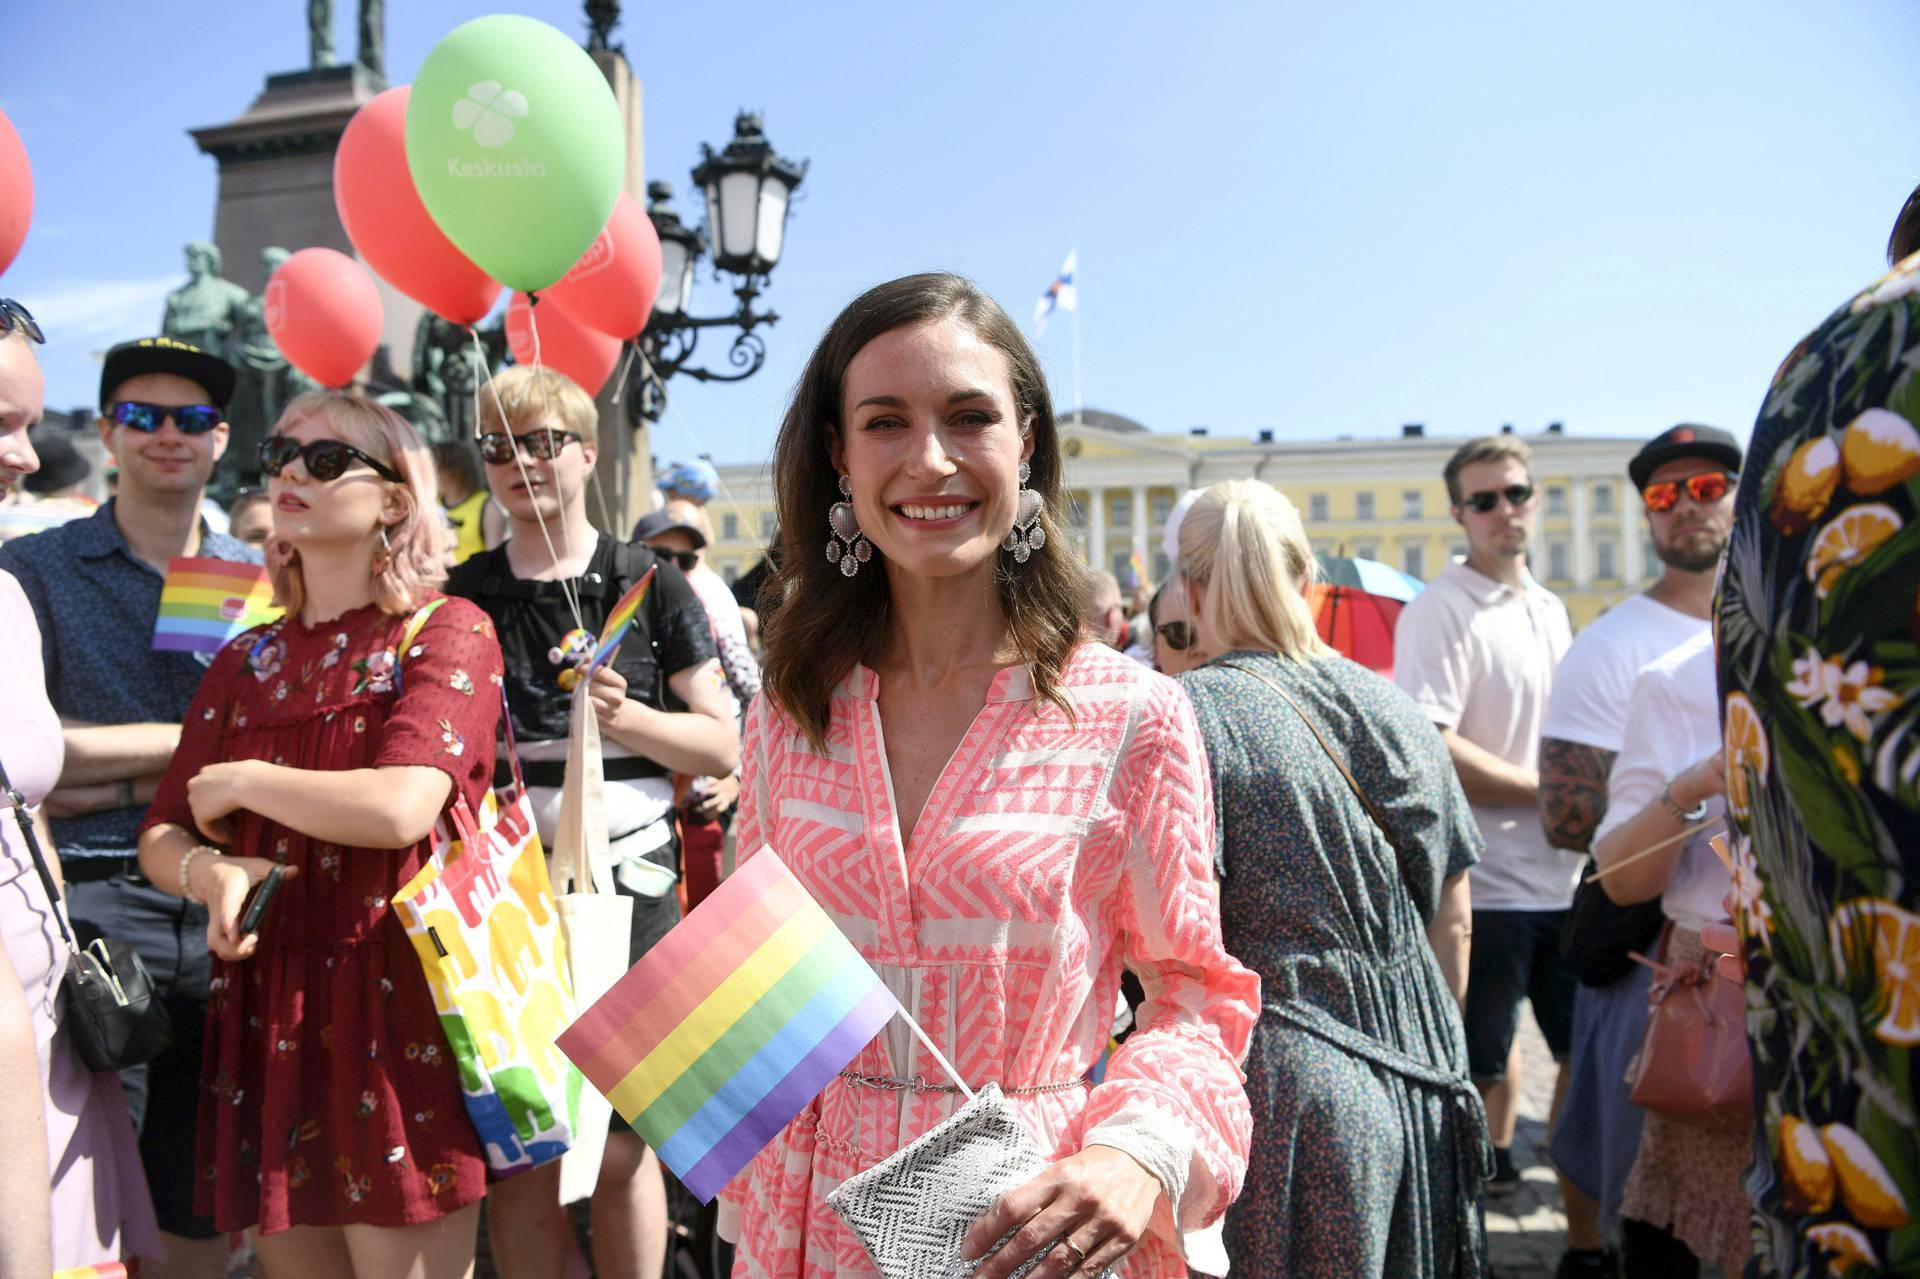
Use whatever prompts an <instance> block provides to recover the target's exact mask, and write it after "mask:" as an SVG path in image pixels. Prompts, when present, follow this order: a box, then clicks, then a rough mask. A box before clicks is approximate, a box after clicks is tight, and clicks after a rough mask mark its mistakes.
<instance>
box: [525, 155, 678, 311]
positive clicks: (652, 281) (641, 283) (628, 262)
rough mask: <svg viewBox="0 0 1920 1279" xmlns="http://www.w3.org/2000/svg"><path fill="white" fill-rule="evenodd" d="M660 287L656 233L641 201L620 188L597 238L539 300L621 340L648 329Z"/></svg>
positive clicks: (658, 246)
mask: <svg viewBox="0 0 1920 1279" xmlns="http://www.w3.org/2000/svg"><path fill="white" fill-rule="evenodd" d="M659 291H660V237H659V235H658V234H657V233H655V231H654V229H653V220H652V219H650V218H649V217H647V214H646V210H644V209H642V208H641V207H640V201H638V200H636V199H634V198H633V197H632V196H630V195H628V194H627V193H626V192H625V191H622V192H621V193H620V198H619V199H618V200H616V201H614V205H613V216H611V217H609V218H608V219H607V225H606V227H605V229H603V230H602V231H601V232H600V235H599V238H598V239H596V240H594V242H593V243H592V244H591V245H590V246H588V248H587V251H586V252H585V253H583V254H581V255H580V260H579V261H578V262H576V263H574V264H573V269H572V270H570V271H568V272H567V273H566V274H565V275H563V276H561V277H560V278H559V279H558V280H556V281H554V282H553V283H552V284H550V285H548V286H547V287H546V288H544V289H542V290H540V300H541V301H542V302H543V303H544V302H551V303H553V304H554V305H555V306H557V307H559V308H560V309H561V310H562V311H565V312H566V313H567V314H568V315H570V316H572V317H573V318H574V319H576V320H579V321H580V322H581V323H582V324H588V325H591V326H593V327H594V328H596V329H599V330H600V331H601V332H602V333H608V334H611V335H613V336H614V337H617V338H619V339H621V340H622V341H625V340H626V339H628V338H637V337H639V336H640V330H642V329H644V328H646V327H647V317H648V316H649V315H651V314H653V295H654V294H655V293H658V292H659Z"/></svg>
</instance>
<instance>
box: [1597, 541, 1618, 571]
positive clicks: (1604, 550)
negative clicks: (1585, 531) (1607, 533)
mask: <svg viewBox="0 0 1920 1279" xmlns="http://www.w3.org/2000/svg"><path fill="white" fill-rule="evenodd" d="M1593 575H1594V576H1595V577H1598V578H1600V579H1601V580H1603V581H1611V580H1612V579H1613V578H1614V577H1615V576H1616V574H1615V572H1614V568H1613V539H1612V538H1610V537H1603V538H1601V539H1600V540H1599V541H1597V542H1595V543H1594V544H1593Z"/></svg>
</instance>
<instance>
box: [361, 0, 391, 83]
mask: <svg viewBox="0 0 1920 1279" xmlns="http://www.w3.org/2000/svg"><path fill="white" fill-rule="evenodd" d="M386 14H387V5H386V0H360V54H359V62H360V65H361V66H363V67H365V68H366V69H367V70H368V71H369V72H371V73H372V74H373V76H374V78H375V79H378V80H385V79H386V78H387V17H386Z"/></svg>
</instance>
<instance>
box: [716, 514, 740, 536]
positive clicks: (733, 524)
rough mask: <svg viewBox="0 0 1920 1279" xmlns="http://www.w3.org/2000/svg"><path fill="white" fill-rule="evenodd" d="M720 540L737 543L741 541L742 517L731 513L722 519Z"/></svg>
mask: <svg viewBox="0 0 1920 1279" xmlns="http://www.w3.org/2000/svg"><path fill="white" fill-rule="evenodd" d="M720 540H721V541H723V542H737V541H739V540H740V517H739V516H738V515H734V514H732V513H731V512H729V513H728V514H726V515H722V516H721V517H720Z"/></svg>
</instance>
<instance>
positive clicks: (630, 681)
mask: <svg viewBox="0 0 1920 1279" xmlns="http://www.w3.org/2000/svg"><path fill="white" fill-rule="evenodd" d="M598 420H599V419H598V414H597V412H596V410H595V408H594V403H593V399H592V397H591V396H589V395H588V394H587V393H586V392H585V391H583V390H582V389H581V388H580V387H579V386H578V385H577V384H575V383H574V382H573V381H571V380H570V379H568V378H566V377H563V376H562V375H560V374H558V373H555V372H554V371H552V370H551V369H544V368H536V367H529V366H520V367H516V368H512V369H509V370H507V371H506V372H505V373H502V374H501V375H500V376H499V377H496V378H494V379H493V381H492V382H491V383H490V384H489V386H488V388H487V390H486V391H485V392H484V393H483V395H482V398H481V405H480V431H481V435H480V455H481V458H482V460H483V461H484V462H485V463H486V468H487V484H488V487H489V488H490V489H491V490H492V491H493V495H494V499H495V500H496V501H497V502H499V503H500V505H501V506H502V507H503V508H504V509H505V510H506V512H507V520H508V526H509V529H510V533H509V536H508V539H507V541H506V542H505V543H503V544H502V545H500V546H497V547H494V548H493V549H491V550H487V551H482V552H480V553H479V554H477V555H474V556H472V557H471V558H469V559H467V560H465V561H463V562H462V563H461V564H460V566H459V568H458V569H456V570H455V571H454V574H453V577H452V578H451V579H450V580H449V581H448V583H447V592H448V593H449V594H452V595H459V596H463V597H465V598H467V599H471V600H473V601H474V602H475V603H477V604H479V605H480V607H481V608H483V609H485V610H486V611H487V613H488V615H489V616H490V617H492V618H493V622H494V627H495V629H496V630H497V631H498V632H499V636H500V650H501V653H502V655H503V657H504V658H505V667H506V695H507V708H508V712H509V714H511V715H512V717H513V729H514V733H515V735H516V736H517V738H518V740H519V745H520V754H521V759H522V761H523V766H524V768H525V771H526V776H527V782H528V785H529V788H530V791H531V794H532V798H533V801H534V813H535V818H536V820H537V822H538V823H539V827H540V836H541V838H542V839H544V840H547V841H549V843H551V841H552V839H553V835H554V830H555V827H556V826H557V824H558V819H559V796H560V786H561V784H562V782H563V780H564V769H565V761H566V753H567V740H566V739H567V724H568V707H569V698H568V695H567V693H566V692H565V691H563V690H562V689H561V688H560V685H559V682H558V681H559V675H560V670H559V667H558V665H557V664H556V663H555V662H554V661H553V660H552V658H551V657H550V654H552V653H554V652H556V651H558V650H560V649H561V648H562V644H561V641H562V637H563V636H565V635H566V634H567V632H569V631H571V630H573V629H575V628H576V627H577V626H582V625H584V626H585V627H586V628H587V629H588V630H589V631H593V632H596V633H597V632H598V631H599V630H601V629H602V628H603V627H604V626H605V623H606V619H607V614H608V613H609V612H610V611H611V610H612V608H613V606H614V604H615V603H616V602H618V600H619V598H620V596H621V595H623V594H625V592H626V591H627V589H628V588H629V587H630V586H631V585H632V584H633V583H635V582H637V581H639V580H640V578H641V576H643V575H644V574H645V573H646V572H647V570H648V569H649V568H657V570H658V572H657V574H656V576H655V578H654V582H653V586H652V588H651V589H650V590H649V591H648V592H647V601H646V604H645V606H644V607H643V608H642V609H641V610H640V614H639V616H638V617H636V618H635V619H634V626H633V630H632V631H631V632H629V634H628V637H627V639H626V640H625V641H623V642H622V644H621V645H620V650H619V655H618V656H617V657H616V658H615V660H614V661H613V662H611V663H609V664H608V665H607V666H605V667H603V668H601V669H600V670H599V671H598V672H596V673H595V675H594V677H593V681H592V685H591V688H592V696H593V704H594V710H595V712H596V714H597V715H598V718H599V721H600V731H601V733H602V734H603V740H604V742H605V750H606V792H605V795H606V798H605V803H606V816H607V827H608V829H607V836H608V840H609V844H610V846H611V850H612V853H613V858H614V866H613V872H614V875H613V877H614V882H615V885H616V887H617V888H618V889H619V891H620V892H621V894H622V895H623V896H627V897H631V898H632V899H633V935H632V938H631V958H632V959H638V958H639V957H640V956H641V955H642V954H644V953H645V952H646V950H647V949H648V948H650V947H651V946H652V945H653V944H654V943H655V942H657V941H659V940H660V938H662V937H664V936H665V935H666V934H667V932H668V931H669V930H670V929H671V928H672V927H673V925H674V924H675V923H677V922H678V920H679V917H680V909H679V902H678V899H677V897H676V895H675V892H674V888H675V883H676V881H677V879H678V877H679V858H678V852H679V849H678V844H677V841H676V839H675V837H674V832H673V824H672V820H671V818H672V815H673V781H672V774H674V773H676V772H680V773H690V774H694V775H696V776H717V777H724V776H726V775H728V774H729V773H731V772H733V770H734V768H735V767H736V766H737V765H738V763H739V753H740V739H739V732H738V729H737V727H736V726H735V723H734V719H733V712H732V707H731V706H730V705H729V703H728V698H727V695H726V687H725V684H724V683H723V682H722V681H721V678H720V671H719V664H718V663H717V662H716V661H715V659H714V647H713V636H712V631H711V629H710V628H709V627H708V624H707V615H706V612H705V610H704V609H703V608H702V607H701V604H700V600H699V597H698V596H696V595H695V594H694V593H693V588H692V587H691V586H689V585H688V584H687V579H686V575H685V574H683V573H682V572H681V571H680V569H679V568H678V567H676V566H675V565H674V564H673V563H672V561H670V560H666V559H660V558H657V557H656V556H655V555H654V553H653V552H652V551H650V550H648V549H647V548H646V547H645V546H641V545H638V544H634V543H628V542H618V541H615V540H614V539H613V538H611V537H608V536H605V535H603V534H601V533H600V532H599V531H598V530H596V529H595V528H594V527H593V525H592V524H591V523H590V522H589V521H588V519H587V485H588V483H589V482H590V479H591V477H592V474H593V468H594V464H595V463H596V462H597V461H598V457H599V441H598V438H597V430H596V428H597V425H598ZM570 597H571V599H570ZM572 601H577V603H578V608H579V613H578V615H576V614H575V612H574V603H573V602H572ZM558 1175H559V1164H558V1162H557V1161H555V1162H554V1163H551V1164H547V1165H544V1166H542V1167H541V1168H537V1169H535V1170H534V1171H533V1172H530V1173H523V1174H521V1175H520V1176H518V1177H514V1178H511V1179H509V1180H508V1181H504V1182H502V1183H500V1184H499V1185H498V1186H497V1187H495V1189H494V1191H493V1193H492V1195H491V1201H492V1212H493V1226H492V1228H491V1229H490V1230H489V1231H488V1238H489V1240H490V1241H491V1243H492V1246H493V1254H494V1261H495V1264H496V1265H497V1266H498V1268H499V1270H500V1273H501V1275H502V1276H504V1279H522V1277H526V1279H533V1277H536V1276H537V1277H538V1279H550V1277H551V1276H553V1275H556V1274H559V1273H560V1267H561V1264H562V1259H563V1257H564V1255H565V1252H566V1249H567V1246H568V1243H567V1241H568V1231H567V1224H566V1216H565V1214H564V1212H562V1211H561V1209H560V1206H559V1197H558V1192H557V1184H556V1183H557V1178H558ZM666 1215H667V1210H666V1188H665V1184H664V1182H663V1181H662V1180H661V1176H660V1165H659V1162H658V1160H657V1159H656V1157H655V1156H654V1154H653V1152H652V1151H650V1150H648V1149H647V1148H646V1146H645V1145H644V1144H642V1143H641V1141H640V1138H639V1137H638V1136H636V1135H635V1134H634V1133H633V1132H632V1131H630V1130H628V1129H627V1128H626V1126H625V1125H624V1124H622V1123H621V1122H620V1120H619V1119H618V1118H617V1117H616V1118H615V1120H614V1131H613V1133H612V1134H611V1135H610V1136H609V1137H608V1139H607V1153H606V1157H605V1159H604V1160H603V1162H602V1164H601V1171H600V1184H599V1186H598V1187H597V1188H596V1189H595V1191H594V1194H593V1254H594V1255H593V1267H594V1272H595V1273H596V1274H599V1275H603V1276H606V1277H607V1279H657V1276H658V1275H659V1274H660V1272H661V1267H662V1264H663V1262H664V1258H665V1254H666Z"/></svg>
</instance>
